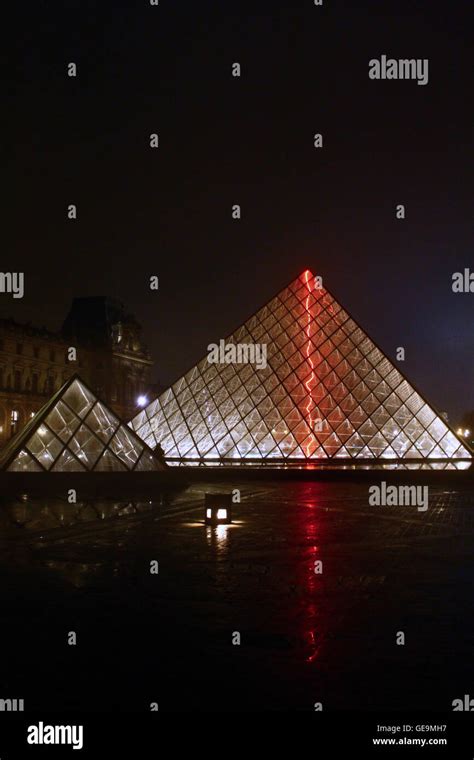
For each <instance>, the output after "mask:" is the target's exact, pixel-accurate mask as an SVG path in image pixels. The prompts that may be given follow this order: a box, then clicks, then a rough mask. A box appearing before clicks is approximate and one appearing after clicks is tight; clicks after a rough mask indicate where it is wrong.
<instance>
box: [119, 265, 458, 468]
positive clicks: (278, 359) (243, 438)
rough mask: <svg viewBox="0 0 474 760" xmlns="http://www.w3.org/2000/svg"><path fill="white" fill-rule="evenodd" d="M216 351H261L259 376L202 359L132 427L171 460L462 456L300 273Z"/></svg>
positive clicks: (402, 381) (252, 367)
mask: <svg viewBox="0 0 474 760" xmlns="http://www.w3.org/2000/svg"><path fill="white" fill-rule="evenodd" d="M225 343H226V345H229V344H234V345H236V346H238V345H241V344H249V345H251V344H256V343H258V344H265V345H266V350H267V366H266V368H265V369H258V368H257V366H256V364H251V363H240V364H237V363H234V364H226V363H221V364H218V363H210V362H209V360H208V357H205V358H204V359H203V360H202V361H200V362H199V363H198V364H197V365H196V366H195V367H193V368H192V369H191V370H190V371H189V372H188V373H187V374H186V375H184V377H182V378H180V379H179V380H178V381H177V382H176V383H175V384H174V385H173V386H172V387H171V388H168V390H166V391H165V392H164V393H162V394H161V395H160V396H159V397H158V398H157V399H156V400H154V401H152V402H151V403H150V404H149V405H148V406H147V407H146V408H145V409H143V410H142V411H141V412H140V413H139V414H138V415H137V416H136V417H134V418H133V419H132V420H131V421H130V423H129V425H130V426H131V427H132V428H133V430H134V431H135V432H136V433H137V435H139V436H140V438H141V439H142V440H143V441H145V442H146V443H147V444H148V445H149V446H150V447H151V448H154V447H155V446H156V445H157V444H160V445H161V447H162V449H163V451H164V454H165V456H166V457H167V458H169V459H171V460H173V459H175V460H179V461H184V462H186V461H189V462H192V461H196V460H202V459H204V460H209V462H211V461H213V460H215V461H223V460H224V461H225V460H237V459H241V460H248V461H249V463H250V462H251V461H259V460H262V459H267V460H270V459H272V460H282V461H288V460H308V459H310V460H324V459H326V460H327V459H331V458H339V459H341V458H342V459H348V460H351V461H352V460H354V459H357V460H362V459H368V460H375V459H379V460H380V459H382V460H399V459H404V460H407V459H414V460H426V459H451V460H452V459H470V458H471V452H470V451H469V450H468V449H467V448H466V447H465V445H464V444H463V443H462V442H461V441H460V440H459V439H458V437H457V436H456V434H455V433H454V431H453V430H451V429H450V427H449V426H448V425H447V424H446V422H445V421H444V419H443V418H442V417H441V416H439V415H438V414H437V413H436V412H435V411H434V410H433V409H432V408H431V407H430V406H429V404H428V403H427V402H426V401H425V399H424V398H423V397H422V396H421V395H420V393H419V392H417V391H416V390H415V389H414V388H413V386H412V385H410V383H409V382H408V381H407V379H406V378H405V377H404V376H403V375H402V373H401V372H400V371H399V370H398V369H397V368H396V367H395V366H394V365H393V364H392V362H391V361H390V360H389V359H388V358H387V357H386V356H385V355H384V354H383V352H382V351H381V350H380V349H379V348H378V347H377V346H376V345H375V344H374V343H373V342H372V340H371V339H370V338H369V337H368V335H367V334H366V333H365V332H364V330H362V328H361V327H360V326H359V325H358V324H357V323H356V322H355V321H354V320H353V319H352V318H351V317H350V316H349V314H348V313H347V312H346V311H345V310H344V309H343V308H342V307H341V306H340V305H339V304H338V302H337V301H336V300H335V299H334V298H333V297H332V296H331V295H330V293H329V292H328V291H327V290H326V289H325V288H323V287H320V286H319V280H318V279H317V278H315V277H314V275H313V274H312V273H311V272H310V271H309V270H306V271H305V272H303V274H302V275H300V277H298V278H297V279H296V280H294V281H293V282H292V283H291V284H290V285H289V286H288V287H286V288H285V289H284V290H282V291H281V292H280V293H279V294H278V295H277V296H275V298H273V299H272V300H271V301H270V302H269V303H268V304H267V305H266V306H264V307H263V308H262V309H260V311H258V312H257V313H256V314H254V316H252V317H251V318H250V319H249V320H247V322H245V324H243V325H242V326H241V327H239V328H238V329H237V330H236V331H235V332H234V333H233V334H232V335H231V336H230V337H228V338H227V339H226V341H225Z"/></svg>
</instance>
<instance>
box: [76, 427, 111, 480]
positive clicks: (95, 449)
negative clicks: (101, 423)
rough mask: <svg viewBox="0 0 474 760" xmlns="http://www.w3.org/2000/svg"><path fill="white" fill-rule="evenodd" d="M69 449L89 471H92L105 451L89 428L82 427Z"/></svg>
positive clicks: (101, 443)
mask: <svg viewBox="0 0 474 760" xmlns="http://www.w3.org/2000/svg"><path fill="white" fill-rule="evenodd" d="M69 447H70V449H71V451H73V452H74V454H75V455H76V457H77V458H78V459H79V461H80V462H81V464H83V465H84V467H86V469H88V470H92V469H93V467H94V465H95V463H96V462H97V460H98V458H99V457H100V455H101V454H102V452H103V450H104V444H103V442H102V441H100V440H99V439H98V438H97V436H95V435H94V434H93V433H92V432H91V431H90V430H89V428H87V427H86V426H85V425H81V427H80V428H79V430H78V431H77V433H76V434H75V436H74V438H73V439H72V440H71V442H70V444H69Z"/></svg>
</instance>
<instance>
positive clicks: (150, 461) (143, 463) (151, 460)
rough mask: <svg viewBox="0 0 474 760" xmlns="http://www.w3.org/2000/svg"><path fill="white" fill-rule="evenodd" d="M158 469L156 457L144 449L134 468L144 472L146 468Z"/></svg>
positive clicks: (158, 464)
mask: <svg viewBox="0 0 474 760" xmlns="http://www.w3.org/2000/svg"><path fill="white" fill-rule="evenodd" d="M159 469H160V463H159V462H158V460H157V459H156V457H154V456H153V454H150V452H149V451H144V452H143V454H142V455H141V457H140V459H139V460H138V464H137V466H136V467H135V470H139V471H141V472H144V471H146V470H159Z"/></svg>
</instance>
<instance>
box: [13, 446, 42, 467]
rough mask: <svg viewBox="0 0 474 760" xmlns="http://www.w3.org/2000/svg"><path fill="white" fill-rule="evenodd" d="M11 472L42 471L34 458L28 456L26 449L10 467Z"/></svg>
mask: <svg viewBox="0 0 474 760" xmlns="http://www.w3.org/2000/svg"><path fill="white" fill-rule="evenodd" d="M8 471H9V472H37V471H41V466H40V465H39V464H38V462H36V461H35V460H34V459H33V457H32V456H31V455H30V454H28V452H27V451H25V450H24V449H23V450H22V451H20V453H19V454H18V456H17V457H16V458H15V459H14V460H13V462H12V463H11V464H10V466H9V467H8Z"/></svg>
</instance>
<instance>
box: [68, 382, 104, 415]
mask: <svg viewBox="0 0 474 760" xmlns="http://www.w3.org/2000/svg"><path fill="white" fill-rule="evenodd" d="M63 400H64V401H65V402H66V404H67V405H68V406H70V407H71V409H72V410H73V411H74V412H76V414H78V415H79V417H81V418H84V417H85V416H86V414H87V412H88V411H89V410H90V409H91V407H92V406H93V405H94V403H95V401H96V399H95V397H94V396H93V395H92V393H91V392H90V391H89V390H87V388H86V387H85V385H83V384H82V383H81V382H80V381H79V380H74V382H73V383H72V384H71V385H70V386H69V388H68V389H67V391H66V393H65V394H64V396H63Z"/></svg>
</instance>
